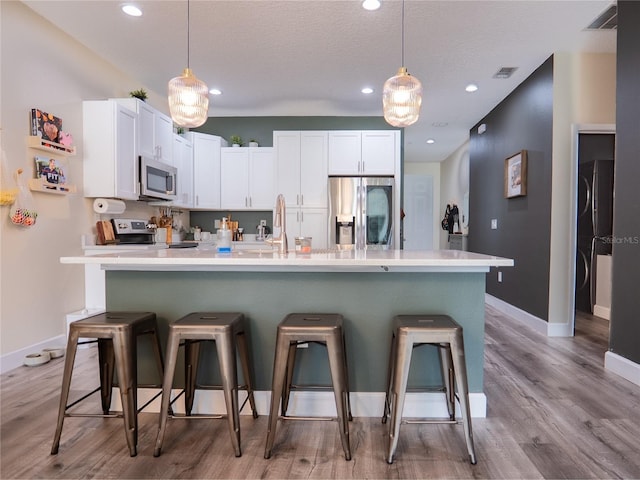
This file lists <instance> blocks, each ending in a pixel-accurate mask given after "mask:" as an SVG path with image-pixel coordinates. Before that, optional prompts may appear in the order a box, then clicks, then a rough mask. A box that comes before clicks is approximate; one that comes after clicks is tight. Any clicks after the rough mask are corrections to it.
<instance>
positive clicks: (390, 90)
mask: <svg viewBox="0 0 640 480" xmlns="http://www.w3.org/2000/svg"><path fill="white" fill-rule="evenodd" d="M402 65H403V66H401V67H400V69H399V70H398V73H397V74H396V75H395V76H394V77H391V78H390V79H389V80H387V81H386V82H384V87H383V89H382V110H383V112H384V119H385V120H386V122H387V123H388V124H389V125H393V126H394V127H400V128H402V127H408V126H409V125H413V124H414V123H416V122H417V121H418V118H419V117H420V107H421V106H422V84H421V83H420V80H418V79H417V78H416V77H412V76H411V75H410V74H409V73H408V72H407V68H406V67H405V66H404V0H402Z"/></svg>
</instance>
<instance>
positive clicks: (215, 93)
mask: <svg viewBox="0 0 640 480" xmlns="http://www.w3.org/2000/svg"><path fill="white" fill-rule="evenodd" d="M209 93H210V94H211V95H222V90H218V89H217V88H212V89H211V90H209Z"/></svg>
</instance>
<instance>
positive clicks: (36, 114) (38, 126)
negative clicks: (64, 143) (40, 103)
mask: <svg viewBox="0 0 640 480" xmlns="http://www.w3.org/2000/svg"><path fill="white" fill-rule="evenodd" d="M61 130H62V119H61V118H59V117H56V116H55V115H52V114H51V113H47V112H44V111H42V110H40V109H38V108H32V109H31V135H33V136H37V137H40V138H42V140H43V141H50V142H52V143H51V144H47V143H45V142H43V144H44V145H48V146H50V147H53V148H57V149H62V148H61V147H60V145H56V144H58V143H60V131H61Z"/></svg>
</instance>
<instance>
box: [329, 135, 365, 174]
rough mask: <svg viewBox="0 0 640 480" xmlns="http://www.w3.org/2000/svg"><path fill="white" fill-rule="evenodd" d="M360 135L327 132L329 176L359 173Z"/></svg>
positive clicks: (360, 157) (360, 155)
mask: <svg viewBox="0 0 640 480" xmlns="http://www.w3.org/2000/svg"><path fill="white" fill-rule="evenodd" d="M361 162H362V134H361V133H360V131H357V130H356V131H351V130H345V131H342V130H336V131H332V132H329V175H358V174H360V173H361V170H360V166H361Z"/></svg>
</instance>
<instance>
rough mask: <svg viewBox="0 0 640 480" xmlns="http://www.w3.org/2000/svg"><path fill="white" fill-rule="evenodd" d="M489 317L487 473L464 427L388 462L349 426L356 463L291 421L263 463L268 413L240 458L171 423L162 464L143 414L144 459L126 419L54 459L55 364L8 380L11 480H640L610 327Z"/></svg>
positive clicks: (68, 426)
mask: <svg viewBox="0 0 640 480" xmlns="http://www.w3.org/2000/svg"><path fill="white" fill-rule="evenodd" d="M486 319H487V327H486V332H487V335H486V353H485V359H486V367H485V392H486V395H487V398H488V414H487V418H485V419H474V420H473V429H474V435H475V445H476V452H477V455H478V464H477V465H470V464H469V463H468V461H467V454H466V450H465V445H464V439H463V433H462V428H461V427H460V426H450V425H405V426H403V427H402V430H401V435H400V442H399V446H398V451H397V454H396V461H395V462H394V463H393V464H392V465H388V464H387V463H386V462H385V460H384V450H385V447H386V428H385V426H383V425H382V424H381V423H380V420H379V419H378V418H355V419H354V421H353V423H352V424H351V425H350V432H351V441H352V453H353V460H352V461H349V462H347V461H345V460H344V456H343V454H342V449H341V447H340V441H339V437H338V432H337V424H336V423H335V422H286V423H284V424H283V423H280V425H279V426H278V435H277V438H276V443H275V445H274V454H273V456H272V458H271V459H270V460H265V459H264V458H263V452H264V441H265V435H266V417H264V416H261V417H260V418H258V419H257V420H254V419H253V418H251V417H250V416H242V418H241V426H242V435H243V438H242V447H243V455H242V457H240V458H235V457H234V455H233V452H232V449H231V446H230V442H229V435H228V431H227V427H226V423H224V422H221V421H219V420H205V421H195V422H191V421H173V422H170V424H169V428H168V430H167V435H166V437H165V443H164V449H163V454H162V456H160V457H159V458H154V457H153V446H154V442H155V436H156V431H157V414H141V416H140V433H139V450H138V456H137V457H135V458H131V457H129V455H128V450H127V448H126V444H125V440H124V433H123V431H122V423H121V422H122V421H121V420H120V419H116V420H113V419H92V418H72V419H67V421H66V422H65V428H64V430H63V433H62V442H61V445H60V453H59V454H58V455H53V456H52V455H50V454H49V452H50V448H51V440H52V437H53V431H54V428H55V421H56V409H57V402H58V395H59V387H60V381H61V376H62V361H61V360H55V361H52V362H50V363H49V364H47V365H44V366H41V367H31V368H28V367H20V368H18V369H16V370H13V371H12V372H9V373H7V374H4V375H2V376H1V377H0V394H1V397H0V402H1V412H0V421H1V427H0V428H1V429H0V435H1V439H0V442H1V443H0V478H2V479H12V478H47V479H73V478H105V479H106V478H117V479H134V478H166V479H173V478H274V479H276V478H370V479H378V478H380V479H383V478H506V479H513V478H527V479H535V478H551V479H555V478H576V479H577V478H580V479H583V478H598V479H601V478H640V407H639V405H640V387H638V386H636V385H633V384H632V383H630V382H628V381H626V380H624V379H622V378H621V377H618V376H616V375H614V374H611V373H609V372H606V371H605V370H604V369H603V359H604V352H605V351H606V349H607V340H606V338H607V329H608V327H607V323H606V321H603V320H601V319H598V318H597V317H590V316H580V317H579V319H578V321H577V326H576V337H574V338H547V337H544V336H542V335H540V334H537V333H536V332H534V331H532V330H530V329H528V328H527V327H526V326H523V325H520V324H517V323H514V322H513V321H511V320H508V319H506V318H505V317H504V316H502V314H500V313H498V312H497V311H496V310H494V309H492V308H490V307H487V311H486ZM79 356H80V357H84V358H89V357H91V356H95V349H85V350H80V351H79ZM84 363H85V364H89V363H90V364H91V365H93V363H94V362H84ZM76 372H78V373H77V374H76V376H75V377H74V385H73V386H72V388H74V389H75V390H82V389H83V387H85V388H86V386H87V385H93V383H94V381H93V380H91V381H89V379H90V378H91V377H92V376H93V375H95V372H94V371H92V369H91V368H89V367H85V366H82V367H79V368H77V369H76ZM96 402H97V399H96ZM90 403H92V402H90Z"/></svg>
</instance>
